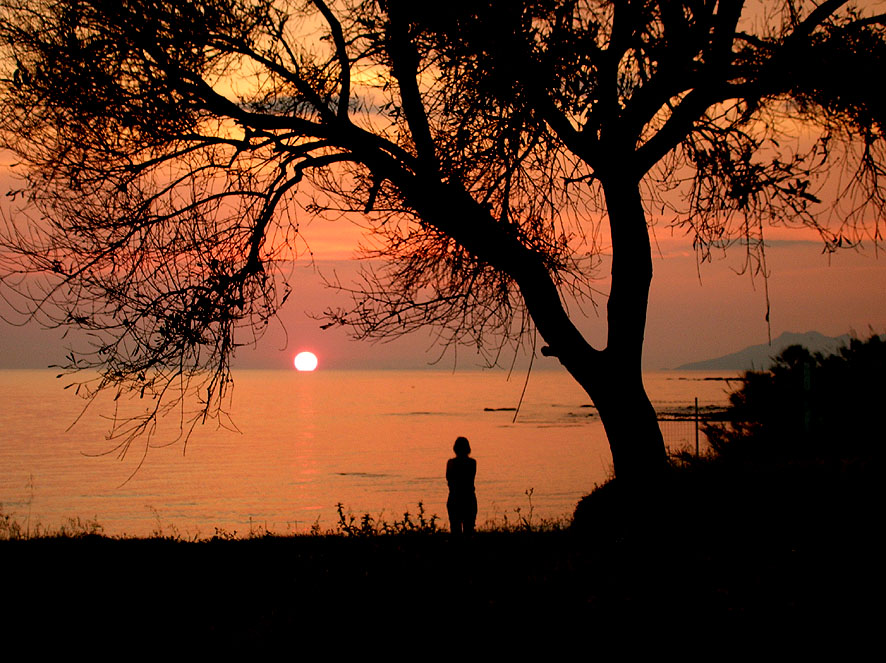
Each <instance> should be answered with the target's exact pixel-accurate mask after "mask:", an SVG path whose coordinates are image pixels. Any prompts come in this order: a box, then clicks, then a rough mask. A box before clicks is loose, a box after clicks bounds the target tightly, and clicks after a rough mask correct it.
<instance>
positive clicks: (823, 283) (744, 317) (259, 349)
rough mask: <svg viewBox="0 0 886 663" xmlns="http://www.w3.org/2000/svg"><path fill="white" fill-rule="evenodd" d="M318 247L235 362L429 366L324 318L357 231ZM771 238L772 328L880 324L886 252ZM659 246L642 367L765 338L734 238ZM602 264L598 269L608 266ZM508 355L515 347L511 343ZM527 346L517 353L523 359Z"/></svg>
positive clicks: (424, 345)
mask: <svg viewBox="0 0 886 663" xmlns="http://www.w3.org/2000/svg"><path fill="white" fill-rule="evenodd" d="M303 232H304V237H305V239H306V241H307V242H308V244H309V245H310V247H311V250H312V252H313V254H314V259H315V261H314V264H313V266H312V264H311V263H310V261H309V260H307V259H305V260H303V261H299V262H297V263H296V264H295V266H294V268H293V271H292V279H291V282H292V284H293V286H294V291H293V294H292V296H291V297H290V299H289V300H288V301H287V302H286V304H285V306H284V308H283V310H282V311H281V313H280V322H279V323H278V324H274V325H272V326H271V328H270V329H269V331H268V333H267V334H266V336H265V337H264V338H263V339H262V340H261V341H260V342H259V344H258V345H257V346H256V347H254V348H252V347H245V348H242V349H241V350H240V351H239V352H238V356H237V361H236V365H237V366H240V367H261V368H281V369H291V367H292V358H293V356H294V355H295V354H296V352H298V351H299V350H302V349H309V350H313V351H314V352H316V353H317V355H318V356H319V358H320V362H321V363H320V367H321V369H323V368H327V369H329V368H338V369H347V368H425V367H428V366H430V365H431V364H432V363H433V362H435V360H437V359H439V358H440V356H441V352H442V349H441V348H440V347H439V346H436V345H434V343H433V336H432V332H431V331H428V333H426V334H423V333H418V334H412V335H410V336H406V337H402V338H399V339H394V340H392V341H391V342H388V343H370V342H367V341H355V340H352V339H350V338H348V336H347V334H346V333H345V332H344V331H343V330H341V329H330V330H321V329H320V324H321V321H318V320H316V319H315V318H313V317H311V314H317V313H321V312H322V311H323V310H324V309H325V308H326V307H328V306H335V304H336V302H341V303H342V304H346V303H347V299H346V298H343V296H342V295H341V294H340V293H336V292H334V291H331V290H328V289H326V288H324V287H323V286H322V284H321V279H320V276H319V275H320V274H326V275H332V274H333V273H337V274H339V276H341V277H342V280H343V281H347V280H348V278H349V276H351V275H353V274H354V273H355V271H356V269H357V268H358V267H359V261H356V260H353V259H352V258H351V257H352V256H353V255H354V251H355V247H356V244H357V242H358V241H359V239H360V231H359V229H357V228H356V227H354V226H352V225H349V224H348V223H347V222H330V221H324V220H320V219H318V220H315V221H313V222H311V223H310V224H308V225H307V226H306V227H305V228H304V230H303ZM767 234H768V236H769V237H770V240H769V245H768V249H767V260H768V268H769V272H770V278H769V284H768V285H769V294H770V301H771V314H770V318H771V327H772V328H771V332H772V337H773V338H775V337H777V336H778V335H779V334H781V333H782V332H785V331H793V332H805V331H810V330H815V331H819V332H821V333H823V334H825V335H828V336H838V335H841V334H845V333H850V332H853V331H854V332H856V333H858V334H859V335H861V336H866V335H867V334H868V333H869V331H870V330H871V329H873V330H874V331H876V332H879V333H883V332H886V306H884V301H886V262H884V260H886V257H884V256H883V255H880V256H879V257H878V253H877V251H875V250H874V247H873V246H872V245H867V246H865V247H863V248H862V249H860V250H844V251H842V252H839V253H837V254H833V255H830V256H829V255H826V254H823V253H822V245H821V243H820V242H819V241H818V240H816V238H815V236H814V235H813V234H811V233H810V232H808V231H803V230H790V229H771V230H770V231H769V232H768V233H767ZM656 240H657V246H658V251H657V252H656V255H655V277H654V279H653V286H652V294H651V298H650V303H649V318H648V325H647V333H646V351H645V357H644V365H645V367H646V368H647V369H653V370H654V369H660V368H672V367H675V366H678V365H680V364H683V363H686V362H689V361H695V360H701V359H706V358H710V357H714V356H719V355H723V354H727V353H730V352H733V351H735V350H738V349H741V348H743V347H745V346H748V345H756V344H760V343H765V342H766V341H767V337H768V335H767V325H766V320H765V316H766V300H765V291H764V283H763V280H762V278H760V276H759V275H758V276H756V277H753V278H752V277H751V275H749V274H738V273H737V272H738V271H740V269H741V267H742V264H743V254H742V250H741V248H740V247H736V248H734V249H732V250H730V251H729V252H728V253H726V254H725V255H724V254H723V253H720V254H716V255H715V256H714V259H713V260H712V262H710V263H704V264H701V265H699V264H698V262H697V261H696V258H695V255H694V253H693V251H692V246H691V242H690V241H689V239H688V238H686V237H684V236H674V237H672V236H671V232H670V231H669V230H668V229H666V228H657V229H656ZM604 271H605V270H604ZM604 313H605V299H604V298H601V299H600V301H598V309H597V312H595V311H594V309H593V307H591V306H586V307H585V315H584V316H582V315H581V313H577V315H576V316H575V317H576V319H577V320H578V321H579V326H580V327H581V328H582V330H583V331H584V332H585V333H586V334H587V336H588V338H589V339H591V340H592V341H597V342H598V343H599V342H600V341H601V340H602V339H603V337H604V335H605V320H604V318H603V317H602V316H603V314H604ZM2 324H3V326H2V335H0V366H2V367H38V368H39V367H44V366H48V365H50V364H54V363H58V362H60V361H61V360H62V359H63V356H64V353H65V347H66V344H68V343H69V341H65V340H61V338H60V336H61V333H60V332H59V331H57V330H56V331H42V330H40V329H37V328H35V326H34V325H28V326H25V327H14V326H10V325H8V324H5V323H2ZM505 356H506V357H507V361H508V362H509V361H510V360H511V358H512V357H513V354H506V355H505ZM526 364H527V357H526V356H525V355H521V356H518V359H517V364H516V365H517V366H518V367H525V366H526ZM453 365H455V366H457V367H458V368H459V369H472V368H477V367H480V366H482V365H483V362H482V359H481V358H480V357H478V356H477V354H476V352H475V351H474V350H472V349H471V348H460V349H459V350H458V353H457V355H455V354H454V353H453V352H452V351H451V350H450V351H449V352H447V353H446V354H444V355H443V358H442V360H441V361H440V362H439V363H438V364H436V366H437V367H440V368H447V369H451V368H452V367H453ZM557 366H558V364H557V362H556V360H555V359H550V358H546V357H541V356H540V355H539V356H538V357H537V359H536V361H535V364H534V368H536V369H539V368H556V367H557Z"/></svg>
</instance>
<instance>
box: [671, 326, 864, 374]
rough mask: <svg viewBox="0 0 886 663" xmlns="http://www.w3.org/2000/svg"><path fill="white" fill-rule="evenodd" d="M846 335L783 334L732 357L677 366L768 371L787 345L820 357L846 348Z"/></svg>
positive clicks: (682, 368) (733, 354)
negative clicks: (817, 353) (770, 341)
mask: <svg viewBox="0 0 886 663" xmlns="http://www.w3.org/2000/svg"><path fill="white" fill-rule="evenodd" d="M849 339H850V336H849V334H843V335H842V336H836V337H830V336H825V335H823V334H819V333H818V332H815V331H809V332H806V333H805V334H795V333H792V332H785V333H784V334H782V335H781V336H779V337H778V338H775V339H773V340H772V345H769V344H768V343H763V344H762V345H752V346H750V347H748V348H745V349H744V350H739V351H738V352H733V353H732V354H728V355H724V356H722V357H717V358H716V359H707V360H705V361H696V362H692V363H690V364H683V365H682V366H678V367H677V368H676V370H678V371H701V370H704V371H760V370H765V369H767V368H769V367H770V366H771V365H772V359H773V358H774V357H776V356H778V355H779V354H781V351H782V350H784V349H785V348H786V347H788V346H791V345H802V346H803V347H805V348H808V349H809V351H810V352H821V353H822V354H831V353H833V352H836V351H837V350H838V349H839V348H841V347H842V346H844V345H849Z"/></svg>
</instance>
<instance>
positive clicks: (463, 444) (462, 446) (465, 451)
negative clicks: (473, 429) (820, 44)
mask: <svg viewBox="0 0 886 663" xmlns="http://www.w3.org/2000/svg"><path fill="white" fill-rule="evenodd" d="M452 450H453V451H454V452H455V455H456V456H467V455H469V454H470V453H471V443H470V442H468V438H466V437H457V438H456V439H455V444H453V445H452Z"/></svg>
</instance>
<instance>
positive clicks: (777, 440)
mask: <svg viewBox="0 0 886 663" xmlns="http://www.w3.org/2000/svg"><path fill="white" fill-rule="evenodd" d="M884 369H886V342H884V341H883V339H882V338H881V337H880V336H876V335H874V336H871V337H870V338H869V339H868V340H867V341H862V340H859V339H852V341H851V342H850V343H849V345H848V346H845V347H843V348H841V349H840V350H839V351H838V352H837V353H835V354H832V355H827V356H824V355H821V354H818V353H816V354H813V353H810V352H809V350H807V349H806V348H804V347H802V346H799V345H794V346H791V347H789V348H786V349H785V350H784V351H783V352H782V353H781V354H780V355H779V356H778V357H777V358H776V359H775V362H774V364H773V365H772V367H771V368H770V369H769V370H768V371H765V372H747V373H745V374H744V377H743V378H742V385H741V387H740V388H739V389H738V390H737V391H736V392H734V393H733V394H731V396H730V397H729V400H730V406H729V409H728V422H727V423H720V424H710V425H708V426H707V427H706V428H705V433H706V434H707V437H708V440H709V441H710V443H711V447H712V448H713V449H714V451H715V453H717V454H718V455H729V454H750V455H756V454H767V455H773V454H775V455H791V456H795V455H798V454H799V455H810V454H811V455H817V454H827V455H834V454H836V455H841V456H847V455H849V456H856V455H868V454H873V453H876V452H878V447H879V446H882V445H881V444H880V441H881V440H882V438H883V434H882V431H880V430H878V425H877V423H878V422H875V420H874V419H875V414H876V413H877V412H878V410H879V408H880V407H882V404H883V403H884V402H886V398H884V397H886V386H884V374H886V373H884Z"/></svg>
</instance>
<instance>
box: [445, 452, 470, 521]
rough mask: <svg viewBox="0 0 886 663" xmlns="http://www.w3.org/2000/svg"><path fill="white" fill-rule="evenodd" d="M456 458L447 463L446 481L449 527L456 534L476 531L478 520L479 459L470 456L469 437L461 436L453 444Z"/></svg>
mask: <svg viewBox="0 0 886 663" xmlns="http://www.w3.org/2000/svg"><path fill="white" fill-rule="evenodd" d="M452 450H453V451H454V452H455V458H450V459H449V460H448V461H447V463H446V483H447V484H449V499H448V500H446V510H447V511H449V529H450V530H451V531H452V533H453V534H455V535H463V534H464V535H468V534H473V533H474V523H475V522H476V520H477V495H476V494H475V493H474V477H475V476H476V475H477V461H476V460H474V459H473V458H471V457H470V454H471V445H470V443H469V442H468V438H466V437H459V438H457V439H456V440H455V444H454V445H452Z"/></svg>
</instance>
